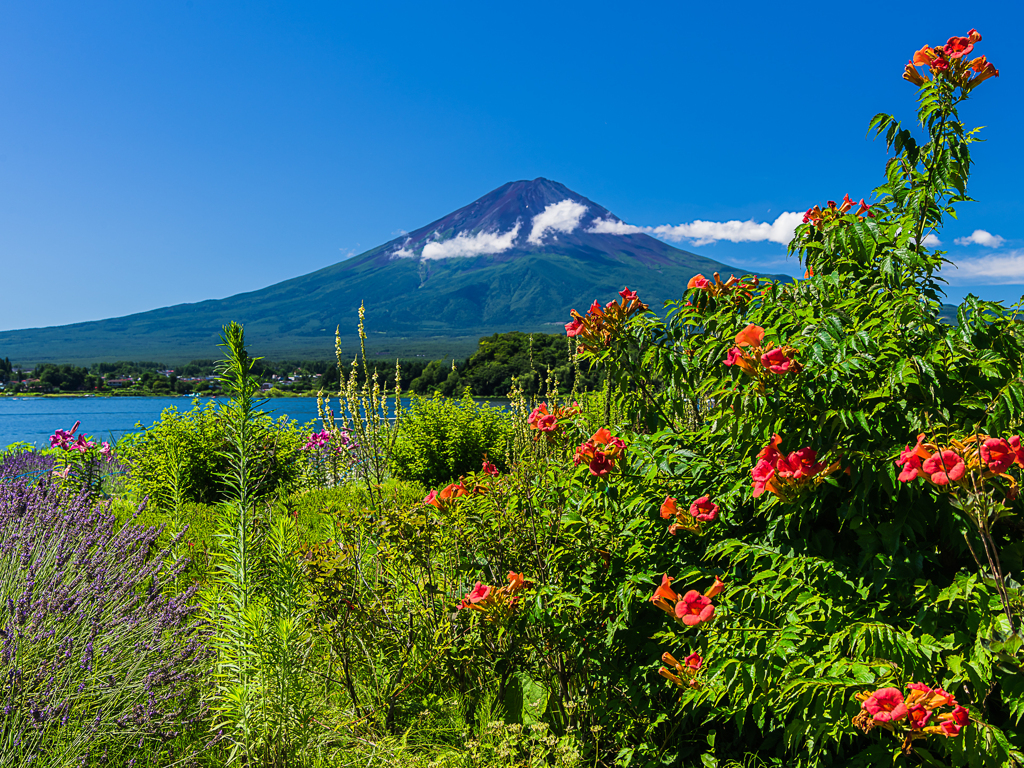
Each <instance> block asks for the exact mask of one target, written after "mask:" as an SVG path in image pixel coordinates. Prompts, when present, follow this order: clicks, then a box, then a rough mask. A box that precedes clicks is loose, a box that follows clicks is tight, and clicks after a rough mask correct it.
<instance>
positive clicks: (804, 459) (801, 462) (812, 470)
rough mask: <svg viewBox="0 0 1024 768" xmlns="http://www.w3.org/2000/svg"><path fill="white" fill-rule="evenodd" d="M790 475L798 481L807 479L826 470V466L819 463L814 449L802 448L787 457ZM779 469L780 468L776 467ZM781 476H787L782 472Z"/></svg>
mask: <svg viewBox="0 0 1024 768" xmlns="http://www.w3.org/2000/svg"><path fill="white" fill-rule="evenodd" d="M786 466H787V467H788V473H791V474H792V477H794V478H796V479H797V480H799V479H801V478H805V477H813V476H814V475H816V474H818V473H819V472H820V471H821V470H823V469H824V468H825V465H824V464H822V463H820V462H819V461H818V453H817V451H815V450H814V449H813V448H801V449H800V450H799V451H793V452H792V453H791V454H789V456H787V457H786ZM776 469H778V467H776ZM780 474H787V473H783V472H780Z"/></svg>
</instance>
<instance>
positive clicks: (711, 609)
mask: <svg viewBox="0 0 1024 768" xmlns="http://www.w3.org/2000/svg"><path fill="white" fill-rule="evenodd" d="M714 615H715V606H713V605H712V604H711V600H709V599H708V598H707V597H705V596H704V595H702V594H701V593H700V592H698V591H697V590H695V589H691V590H690V591H689V592H687V593H686V594H685V595H683V596H682V598H681V599H680V600H679V602H678V603H676V616H678V617H679V618H680V619H682V621H683V624H685V625H686V626H688V627H694V626H696V625H697V624H702V623H703V622H705V621H707V620H708V619H710V618H711V617H712V616H714Z"/></svg>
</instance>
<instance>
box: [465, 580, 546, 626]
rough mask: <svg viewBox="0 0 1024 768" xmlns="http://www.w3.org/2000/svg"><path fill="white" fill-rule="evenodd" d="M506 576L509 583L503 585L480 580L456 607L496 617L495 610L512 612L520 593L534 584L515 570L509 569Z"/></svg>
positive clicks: (488, 616) (499, 612) (497, 611)
mask: <svg viewBox="0 0 1024 768" xmlns="http://www.w3.org/2000/svg"><path fill="white" fill-rule="evenodd" d="M506 578H507V579H508V584H506V585H505V586H503V587H490V586H488V585H486V584H483V583H481V582H479V581H478V582H477V583H476V584H474V585H473V589H471V590H470V591H469V592H468V593H466V596H465V597H464V598H462V601H461V602H460V603H459V604H458V605H456V606H455V609H456V610H459V611H461V610H465V609H467V608H468V609H471V610H474V611H481V612H483V613H484V614H485V617H486V618H494V617H495V612H496V613H498V614H501V613H508V612H510V611H511V610H512V609H513V608H514V607H515V605H516V603H517V602H518V601H519V594H518V593H519V592H522V591H523V590H524V589H526V588H527V587H530V586H533V585H532V583H531V582H529V581H526V579H525V577H524V576H523V574H521V573H516V572H515V571H509V572H508V576H507V577H506ZM487 614H490V615H487Z"/></svg>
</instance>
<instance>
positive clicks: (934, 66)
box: [903, 29, 999, 92]
mask: <svg viewBox="0 0 1024 768" xmlns="http://www.w3.org/2000/svg"><path fill="white" fill-rule="evenodd" d="M980 42H981V35H980V34H979V33H978V30H976V29H972V30H971V31H970V32H968V33H967V36H966V37H951V38H949V40H947V41H946V44H945V45H936V46H930V45H925V46H923V47H922V48H921V49H920V50H918V51H915V52H914V57H913V58H912V59H911V60H910V61H909V62H907V66H906V67H905V68H904V70H903V79H904V80H907V81H909V82H911V83H913V84H914V85H916V86H918V87H920V86H922V85H924V84H925V83H926V82H929V81H930V80H931V79H932V78H934V79H936V80H940V79H944V80H947V81H948V82H950V83H952V84H953V85H954V86H959V87H960V88H962V89H963V90H964V92H968V91H970V90H972V89H973V88H976V87H977V86H979V85H981V84H982V83H983V82H985V81H986V80H988V79H989V78H990V77H999V70H998V69H996V68H995V65H994V64H992V62H990V61H989V60H988V59H986V58H985V57H984V56H978V57H976V58H974V59H971V60H970V61H968V60H967V56H968V55H969V54H970V53H971V52H972V51H973V50H974V44H975V43H980ZM918 67H927V68H928V74H921V72H919V71H918V69H917V68H918Z"/></svg>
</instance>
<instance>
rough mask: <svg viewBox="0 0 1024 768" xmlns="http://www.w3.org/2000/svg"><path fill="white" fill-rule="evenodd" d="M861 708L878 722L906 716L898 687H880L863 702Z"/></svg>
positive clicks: (894, 720) (905, 709) (888, 721)
mask: <svg viewBox="0 0 1024 768" xmlns="http://www.w3.org/2000/svg"><path fill="white" fill-rule="evenodd" d="M863 708H864V709H866V710H867V711H868V713H869V714H870V715H871V716H872V718H874V720H875V721H876V722H879V723H892V722H896V721H897V720H902V719H903V718H904V717H906V716H907V714H908V713H907V705H906V704H904V703H903V694H902V693H900V691H899V689H898V688H881V689H879V690H877V691H875V692H874V693H873V694H871V696H870V697H869V698H868V700H867V701H865V702H864V704H863Z"/></svg>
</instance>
